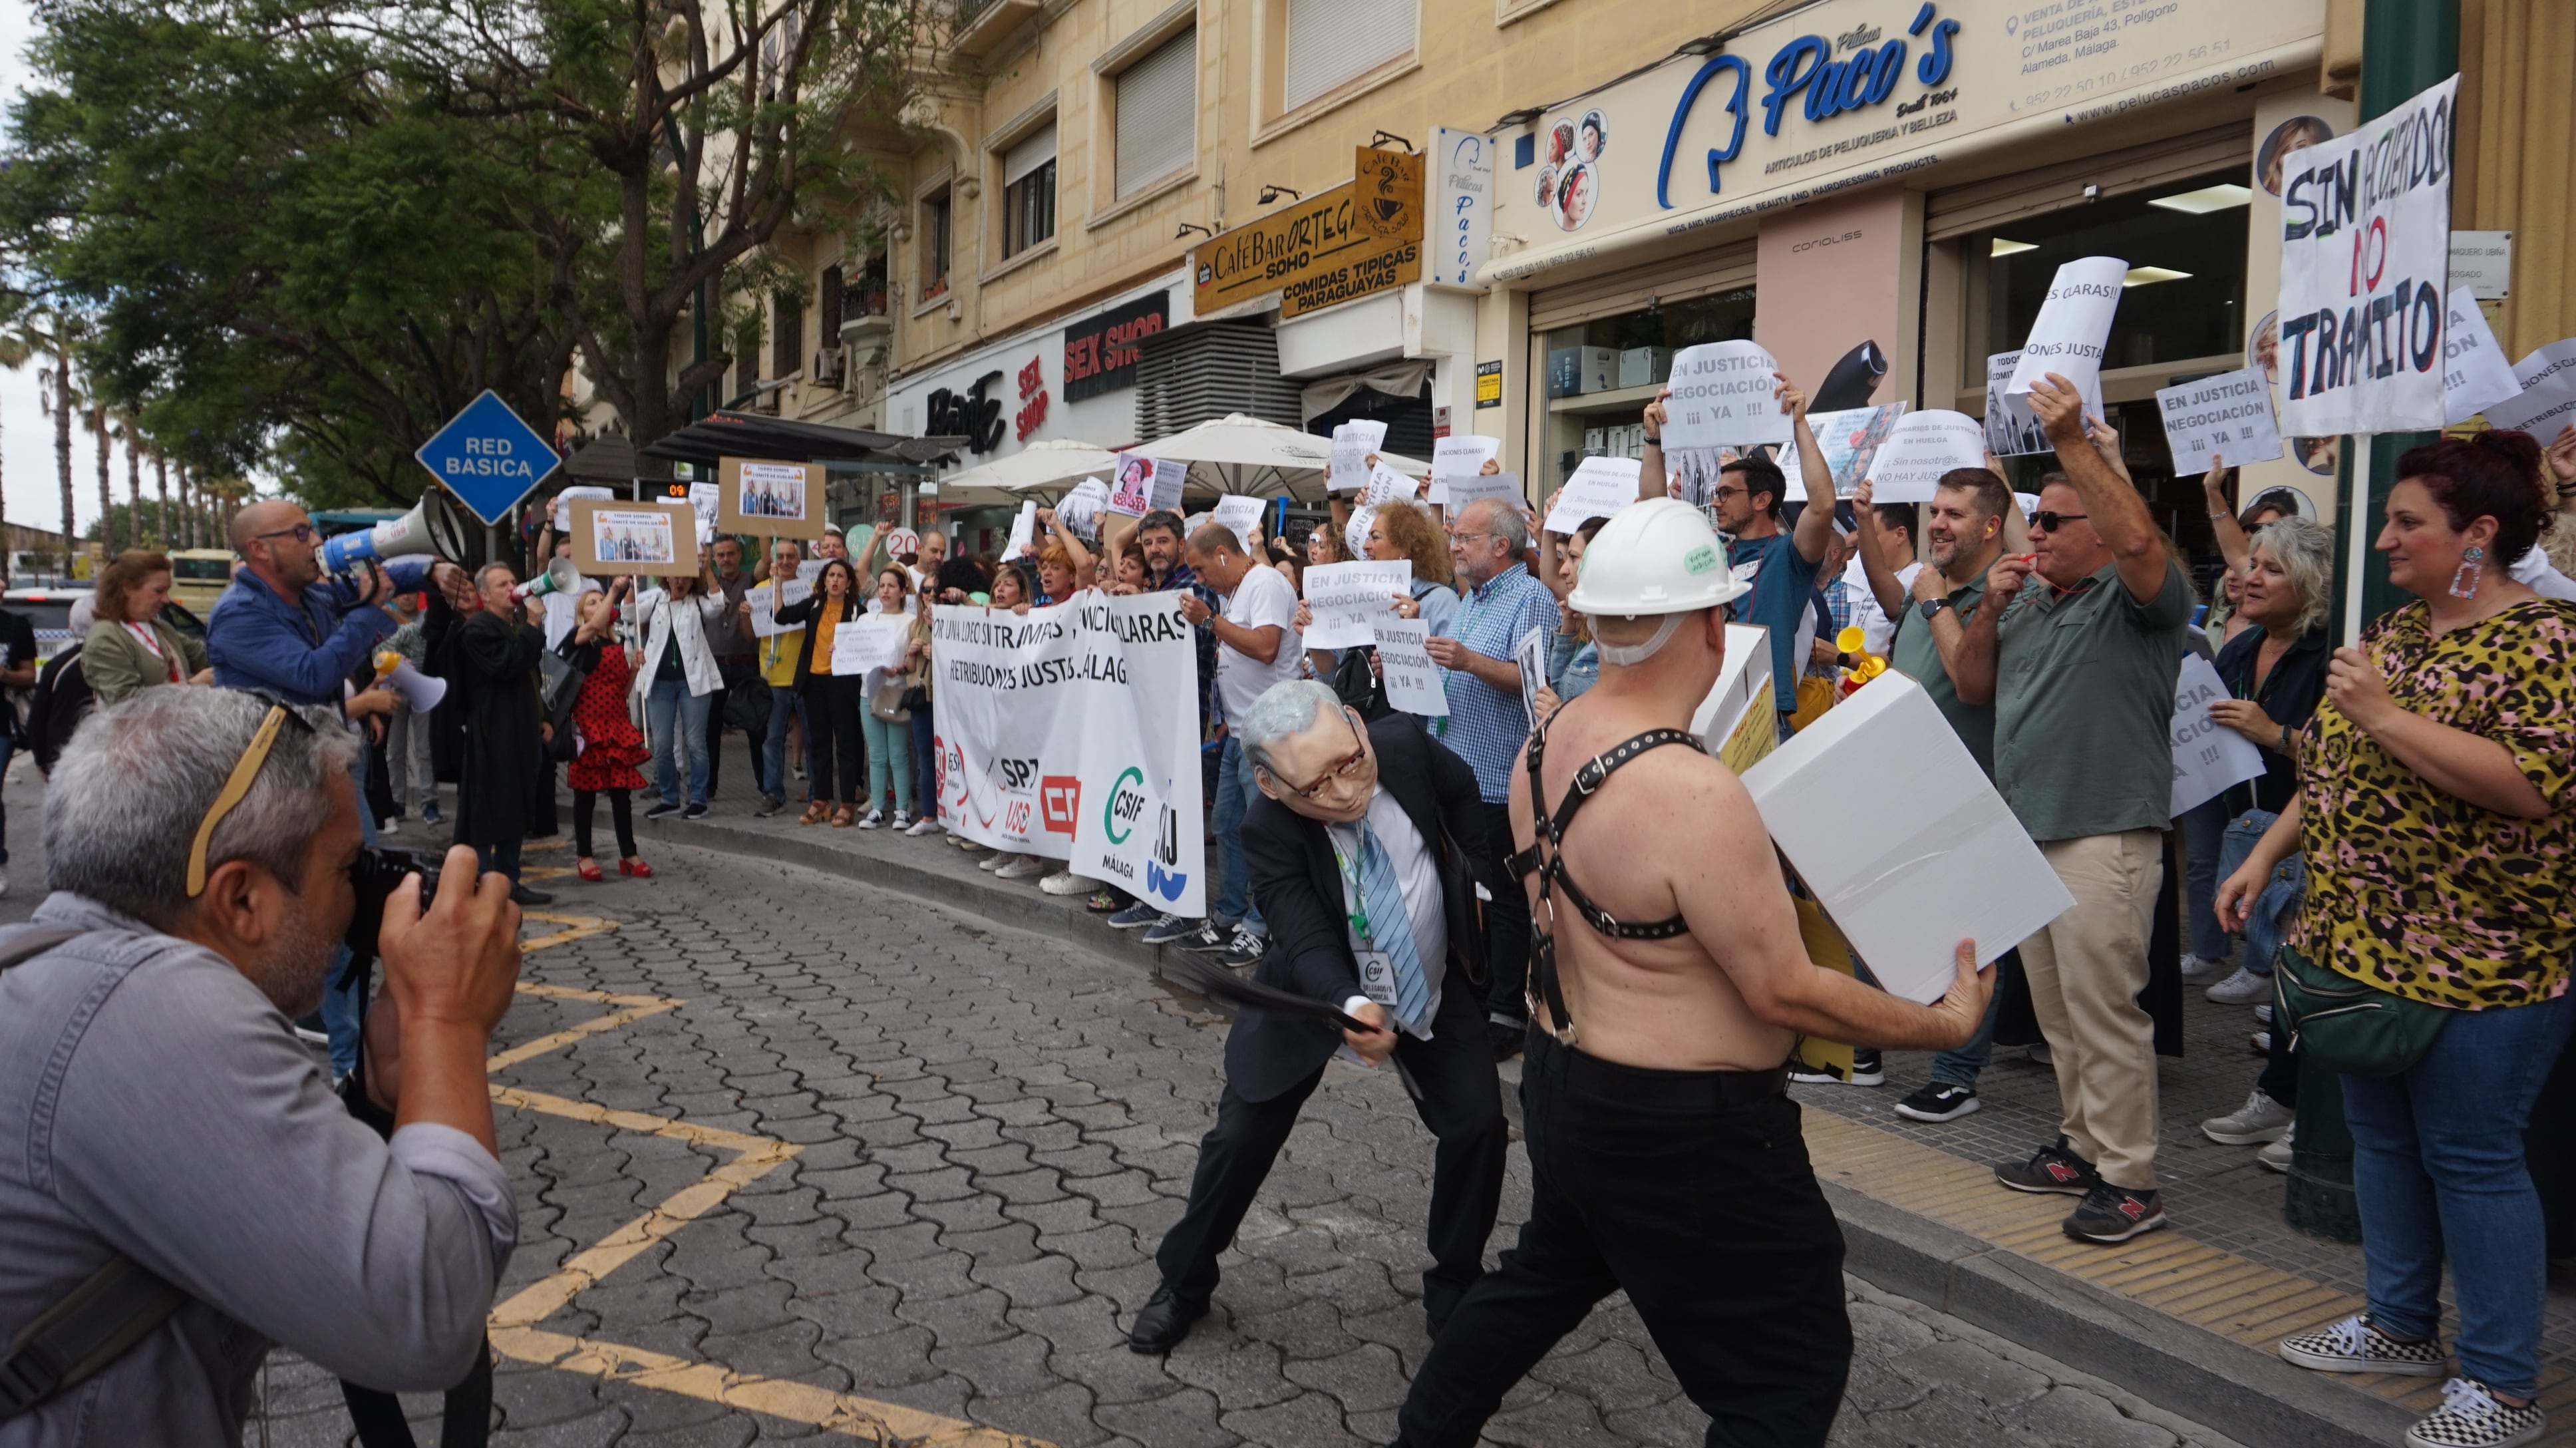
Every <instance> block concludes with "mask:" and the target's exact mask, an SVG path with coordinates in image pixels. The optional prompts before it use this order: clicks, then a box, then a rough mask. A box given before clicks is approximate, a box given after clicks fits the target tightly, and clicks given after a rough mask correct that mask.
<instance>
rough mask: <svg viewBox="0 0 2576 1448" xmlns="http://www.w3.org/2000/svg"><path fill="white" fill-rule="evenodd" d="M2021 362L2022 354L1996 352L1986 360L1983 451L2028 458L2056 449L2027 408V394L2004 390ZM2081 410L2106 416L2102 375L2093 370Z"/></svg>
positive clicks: (2016, 352)
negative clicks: (1984, 446)
mask: <svg viewBox="0 0 2576 1448" xmlns="http://www.w3.org/2000/svg"><path fill="white" fill-rule="evenodd" d="M2019 365H2021V353H2020V352H2018V351H2014V352H1997V353H1996V354H1994V355H1993V356H1991V357H1988V358H1987V359H1986V451H1988V452H1990V453H1993V454H1994V455H1995V456H1996V457H1999V458H2022V457H2031V456H2034V455H2036V454H2039V453H2047V452H2055V451H2056V450H2057V448H2056V446H2055V444H2053V443H2051V442H2050V441H2049V440H2048V433H2047V432H2046V431H2045V430H2044V429H2042V428H2041V427H2040V425H2039V415H2038V414H2037V413H2034V412H2032V411H2031V410H2030V399H2029V398H2028V397H2026V396H2025V397H2014V396H2012V395H2011V394H2009V393H2008V392H2006V391H2005V390H2004V389H2006V388H2007V387H2010V386H2011V385H2012V375H2013V369H2014V368H2015V367H2017V366H2019ZM2083 391H2084V412H2085V415H2086V416H2088V417H2105V416H2108V415H2109V413H2108V411H2107V410H2106V409H2105V408H2104V407H2103V406H2102V374H2101V373H2099V372H2096V373H2094V374H2093V378H2092V380H2091V381H2089V382H2087V383H2085V384H2084V389H2083Z"/></svg>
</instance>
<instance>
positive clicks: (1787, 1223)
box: [1396, 1031, 1852, 1448]
mask: <svg viewBox="0 0 2576 1448" xmlns="http://www.w3.org/2000/svg"><path fill="white" fill-rule="evenodd" d="M1774 1082H1776V1078H1770V1079H1763V1078H1756V1077H1753V1076H1750V1075H1747V1074H1746V1073H1742V1072H1716V1071H1708V1072H1698V1071H1693V1072H1684V1071H1645V1070H1639V1069H1637V1068H1635V1067H1630V1066H1619V1065H1613V1064H1612V1063H1610V1062H1607V1061H1603V1060H1601V1059H1599V1058H1598V1057H1593V1056H1586V1055H1583V1054H1581V1053H1579V1052H1576V1051H1573V1050H1569V1049H1568V1048H1566V1047H1564V1046H1560V1045H1558V1044H1557V1043H1556V1042H1555V1041H1554V1040H1552V1039H1550V1038H1549V1037H1547V1036H1544V1035H1541V1034H1539V1033H1538V1032H1535V1031H1533V1032H1531V1034H1530V1038H1529V1047H1528V1056H1527V1058H1526V1061H1525V1063H1524V1064H1523V1066H1522V1070H1521V1105H1522V1108H1523V1113H1524V1115H1523V1120H1524V1128H1523V1129H1524V1131H1525V1132H1526V1135H1527V1141H1528V1145H1529V1154H1530V1175H1531V1184H1532V1190H1531V1201H1530V1216H1529V1220H1528V1222H1527V1223H1525V1224H1523V1226H1522V1227H1521V1235H1520V1241H1519V1243H1518V1244H1517V1245H1516V1246H1514V1247H1513V1248H1512V1249H1511V1250H1510V1251H1508V1252H1505V1253H1504V1254H1503V1256H1502V1263H1501V1265H1500V1266H1499V1267H1497V1268H1496V1269H1495V1270H1494V1271H1492V1272H1489V1273H1487V1274H1486V1275H1485V1277H1484V1280H1482V1281H1480V1282H1478V1283H1477V1284H1476V1288H1475V1290H1474V1291H1472V1292H1470V1293H1468V1294H1467V1300H1466V1301H1464V1302H1462V1303H1460V1304H1459V1305H1458V1311H1457V1313H1456V1315H1454V1316H1453V1317H1451V1318H1450V1319H1449V1326H1448V1329H1447V1330H1446V1331H1444V1332H1442V1333H1441V1334H1440V1336H1439V1338H1438V1339H1437V1340H1436V1341H1434V1342H1433V1343H1432V1346H1431V1352H1430V1355H1429V1356H1428V1357H1426V1358H1425V1359H1424V1360H1423V1364H1422V1370H1421V1371H1420V1372H1419V1373H1417V1374H1415V1376H1414V1379H1413V1391H1412V1392H1411V1394H1410V1395H1408V1396H1407V1397H1406V1398H1405V1400H1404V1409H1403V1412H1402V1413H1401V1414H1400V1415H1399V1417H1398V1418H1397V1426H1398V1429H1399V1432H1398V1434H1397V1437H1396V1443H1397V1445H1398V1448H1468V1445H1471V1444H1473V1443H1474V1442H1475V1441H1476V1436H1477V1434H1478V1432H1479V1431H1481V1430H1482V1429H1483V1427H1484V1425H1485V1420H1486V1419H1488V1418H1490V1417H1492V1416H1493V1414H1494V1410H1495V1408H1496V1407H1497V1406H1498V1405H1499V1404H1500V1403H1501V1402H1502V1400H1503V1394H1504V1393H1506V1392H1508V1391H1509V1390H1510V1389H1511V1387H1512V1385H1513V1384H1515V1383H1517V1382H1519V1381H1520V1380H1521V1376H1522V1375H1523V1374H1524V1373H1527V1372H1528V1371H1529V1369H1530V1367H1531V1365H1532V1364H1534V1363H1536V1362H1537V1361H1538V1360H1539V1359H1540V1358H1541V1357H1543V1356H1545V1355H1546V1353H1547V1351H1548V1349H1549V1348H1551V1347H1553V1346H1555V1344H1556V1341H1557V1339H1559V1338H1561V1337H1563V1336H1565V1334H1566V1333H1568V1332H1570V1331H1572V1330H1573V1328H1574V1327H1575V1325H1576V1324H1578V1323H1580V1322H1581V1321H1582V1320H1583V1318H1584V1316H1585V1314H1587V1313H1589V1312H1590V1311H1591V1310H1592V1306H1593V1304H1594V1303H1596V1302H1599V1301H1600V1300H1601V1299H1602V1298H1604V1297H1607V1296H1609V1295H1610V1294H1611V1293H1612V1292H1613V1291H1615V1290H1617V1289H1620V1288H1625V1289H1627V1292H1628V1297H1629V1300H1630V1301H1632V1302H1634V1303H1635V1304H1636V1307H1637V1315H1638V1316H1639V1317H1642V1318H1644V1319H1645V1322H1646V1330H1647V1331H1648V1332H1649V1333H1651V1334H1652V1335H1653V1336H1654V1339H1655V1346H1656V1347H1658V1348H1660V1349H1662V1351H1663V1354H1664V1360H1665V1361H1666V1362H1667V1363H1669V1364H1670V1365H1671V1366H1672V1370H1673V1376H1675V1377H1676V1378H1679V1379H1680V1380H1681V1385H1682V1391H1684V1392H1686V1393H1688V1394H1690V1398H1691V1401H1692V1402H1694V1403H1696V1404H1698V1405H1699V1408H1700V1411H1702V1412H1704V1413H1706V1414H1708V1416H1709V1425H1708V1437H1707V1442H1708V1444H1709V1445H1710V1448H1717V1445H1720V1444H1725V1445H1730V1448H1738V1445H1740V1448H1753V1445H1762V1448H1820V1445H1822V1444H1823V1443H1824V1441H1825V1435H1826V1434H1827V1433H1829V1432H1831V1431H1832V1429H1833V1425H1834V1414H1835V1412H1836V1411H1837V1410H1838V1409H1839V1408H1840V1407H1841V1405H1842V1396H1843V1382H1844V1378H1845V1376H1846V1374H1847V1373H1848V1372H1849V1369H1850V1366H1851V1346H1852V1338H1851V1321H1850V1318H1849V1317H1848V1316H1847V1315H1846V1314H1845V1312H1844V1310H1843V1279H1842V1262H1843V1239H1842V1230H1841V1229H1840V1228H1839V1227H1837V1226H1836V1225H1835V1224H1834V1216H1833V1212H1832V1210H1831V1209H1829V1208H1828V1207H1827V1206H1826V1205H1825V1198H1824V1193H1823V1192H1822V1191H1821V1190H1819V1189H1818V1188H1817V1186H1816V1176H1815V1172H1814V1170H1813V1169H1812V1168H1811V1167H1810V1166H1809V1164H1808V1161H1807V1145H1806V1140H1805V1138H1804V1137H1802V1136H1800V1135H1799V1131H1798V1107H1797V1105H1796V1103H1794V1102H1792V1101H1791V1100H1789V1098H1788V1097H1787V1096H1786V1095H1785V1094H1782V1093H1781V1092H1780V1091H1779V1090H1778V1088H1777V1086H1776V1084H1774Z"/></svg>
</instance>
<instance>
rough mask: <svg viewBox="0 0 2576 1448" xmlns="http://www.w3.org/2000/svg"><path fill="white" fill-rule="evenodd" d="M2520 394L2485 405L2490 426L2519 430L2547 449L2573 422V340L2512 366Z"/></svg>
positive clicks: (2575, 360)
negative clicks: (2534, 438) (2519, 386)
mask: <svg viewBox="0 0 2576 1448" xmlns="http://www.w3.org/2000/svg"><path fill="white" fill-rule="evenodd" d="M2513 378H2514V380H2515V381H2516V382H2519V383H2521V384H2522V391H2521V392H2520V393H2519V394H2517V395H2516V396H2514V397H2512V398H2509V399H2507V400H2505V401H2503V402H2491V403H2488V404H2487V425H2488V426H2489V427H2511V428H2519V429H2521V430H2522V431H2524V432H2527V433H2530V434H2531V435H2532V436H2533V437H2536V438H2538V439H2540V445H2541V446H2542V447H2547V446H2549V444H2550V443H2551V442H2553V441H2555V440H2556V439H2557V437H2558V434H2559V432H2560V430H2561V429H2563V428H2565V427H2566V426H2567V425H2568V424H2569V423H2571V422H2576V337H2567V338H2562V339H2561V340H2559V341H2556V342H2552V343H2550V344H2549V345H2548V346H2546V347H2543V348H2541V349H2540V350H2539V351H2537V352H2534V353H2532V354H2531V355H2530V356H2528V357H2525V358H2523V359H2522V360H2521V361H2519V362H2516V363H2515V364H2513Z"/></svg>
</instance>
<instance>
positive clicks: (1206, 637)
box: [1146, 563, 1225, 733]
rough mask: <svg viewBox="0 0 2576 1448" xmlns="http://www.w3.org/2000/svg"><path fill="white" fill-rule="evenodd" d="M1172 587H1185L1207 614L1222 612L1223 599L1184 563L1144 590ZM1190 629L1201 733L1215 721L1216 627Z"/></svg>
mask: <svg viewBox="0 0 2576 1448" xmlns="http://www.w3.org/2000/svg"><path fill="white" fill-rule="evenodd" d="M1175 589H1187V590H1188V591H1189V594H1190V596H1191V597H1192V598H1195V599H1197V600H1198V601H1199V602H1201V603H1204V604H1206V605H1207V610H1208V613H1209V615H1210V616H1211V617H1213V616H1215V615H1217V614H1221V613H1223V612H1225V600H1224V599H1221V598H1219V597H1217V596H1216V593H1215V591H1214V590H1213V589H1210V588H1209V587H1208V586H1207V585H1206V584H1204V583H1201V582H1199V575H1198V570H1197V569H1194V568H1192V567H1190V566H1189V565H1188V564H1186V563H1175V564H1173V565H1172V571H1171V572H1169V573H1167V574H1164V575H1163V581H1162V582H1160V583H1157V584H1155V585H1154V586H1153V587H1152V588H1150V589H1148V590H1146V591H1147V592H1149V593H1170V592H1172V591H1173V590H1175ZM1191 632H1192V633H1193V634H1195V635H1196V636H1197V637H1196V638H1195V640H1194V642H1195V643H1196V644H1197V645H1198V651H1199V731H1200V732H1201V733H1205V732H1206V731H1207V729H1208V727H1209V726H1210V725H1211V724H1212V723H1213V722H1214V721H1215V709H1214V707H1213V706H1214V703H1215V700H1216V630H1215V629H1214V628H1213V627H1211V626H1209V625H1207V624H1200V625H1199V626H1198V627H1197V628H1195V629H1193V630H1191Z"/></svg>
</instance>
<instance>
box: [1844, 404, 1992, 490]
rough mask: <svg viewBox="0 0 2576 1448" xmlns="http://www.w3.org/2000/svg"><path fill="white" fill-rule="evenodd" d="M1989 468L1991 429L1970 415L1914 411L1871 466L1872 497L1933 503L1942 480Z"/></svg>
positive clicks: (1899, 422)
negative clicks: (1956, 473) (1951, 474)
mask: <svg viewBox="0 0 2576 1448" xmlns="http://www.w3.org/2000/svg"><path fill="white" fill-rule="evenodd" d="M1985 465H1986V426H1985V424H1984V423H1983V422H1981V421H1979V420H1978V419H1976V418H1973V417H1970V416H1969V415H1967V414H1966V413H1964V412H1946V411H1943V410H1942V409H1940V408H1937V407H1933V408H1926V409H1924V410H1923V411H1921V412H1909V413H1906V414H1905V415H1904V416H1902V417H1900V418H1898V419H1897V420H1896V425H1895V426H1894V427H1893V428H1890V429H1889V430H1888V434H1887V440H1886V441H1885V442H1883V443H1880V444H1879V446H1878V452H1877V454H1876V455H1875V456H1874V457H1872V458H1871V459H1870V463H1869V495H1870V499H1871V501H1873V502H1879V503H1928V502H1931V501H1932V493H1933V490H1934V488H1935V487H1936V486H1937V485H1938V484H1939V483H1940V481H1941V475H1942V474H1944V473H1947V472H1950V471H1952V470H1953V469H1956V468H1982V467H1984V466H1985Z"/></svg>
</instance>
